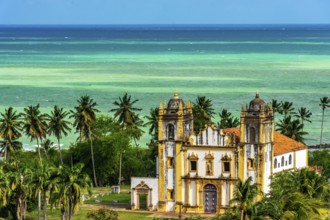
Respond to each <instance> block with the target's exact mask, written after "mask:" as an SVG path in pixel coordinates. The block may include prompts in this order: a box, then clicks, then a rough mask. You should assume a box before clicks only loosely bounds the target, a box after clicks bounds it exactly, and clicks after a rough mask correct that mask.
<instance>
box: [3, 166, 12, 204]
mask: <svg viewBox="0 0 330 220" xmlns="http://www.w3.org/2000/svg"><path fill="white" fill-rule="evenodd" d="M10 190H11V186H10V183H9V179H8V173H6V172H4V171H3V167H2V166H1V167H0V206H6V205H7V196H8V194H10Z"/></svg>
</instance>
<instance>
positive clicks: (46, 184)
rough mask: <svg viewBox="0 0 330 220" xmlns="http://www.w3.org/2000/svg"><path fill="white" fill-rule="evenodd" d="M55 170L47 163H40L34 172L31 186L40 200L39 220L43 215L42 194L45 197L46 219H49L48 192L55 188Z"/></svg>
mask: <svg viewBox="0 0 330 220" xmlns="http://www.w3.org/2000/svg"><path fill="white" fill-rule="evenodd" d="M54 174H55V168H54V167H52V166H49V165H48V164H47V163H46V164H42V163H39V164H38V166H37V167H36V169H35V171H34V172H33V176H32V181H31V186H32V188H33V189H34V191H35V194H36V196H37V198H38V220H39V219H40V215H41V194H42V196H43V208H44V214H43V215H44V219H45V220H46V219H47V212H46V210H47V192H48V191H50V188H51V187H52V186H53V184H54V183H53V180H54Z"/></svg>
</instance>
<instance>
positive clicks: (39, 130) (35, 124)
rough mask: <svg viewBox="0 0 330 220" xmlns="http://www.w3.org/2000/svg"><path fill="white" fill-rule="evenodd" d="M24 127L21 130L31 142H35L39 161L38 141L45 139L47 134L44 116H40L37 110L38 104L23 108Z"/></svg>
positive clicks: (45, 116)
mask: <svg viewBox="0 0 330 220" xmlns="http://www.w3.org/2000/svg"><path fill="white" fill-rule="evenodd" d="M23 116H24V125H23V130H24V132H25V134H26V135H27V136H29V137H30V138H31V141H32V140H36V141H37V148H38V153H39V158H40V160H41V154H40V146H39V140H40V141H42V139H43V138H46V134H47V123H46V118H47V115H46V114H41V113H40V110H39V104H38V105H36V106H28V107H27V108H24V114H23Z"/></svg>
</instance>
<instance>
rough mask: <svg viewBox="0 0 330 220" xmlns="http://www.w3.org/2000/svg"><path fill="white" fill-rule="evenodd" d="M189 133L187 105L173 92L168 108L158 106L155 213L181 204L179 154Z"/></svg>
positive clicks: (176, 209) (161, 105)
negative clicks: (157, 185) (156, 205)
mask: <svg viewBox="0 0 330 220" xmlns="http://www.w3.org/2000/svg"><path fill="white" fill-rule="evenodd" d="M192 131H193V114H192V108H191V105H190V102H187V104H186V105H185V104H184V102H183V100H182V99H180V98H179V95H178V92H177V91H175V92H174V96H173V98H171V99H170V101H169V102H168V104H167V105H166V102H165V103H164V105H163V103H162V102H161V103H160V105H159V118H158V158H159V160H158V174H159V176H158V184H159V191H158V201H159V202H158V210H159V211H178V210H179V205H178V204H181V203H182V199H183V196H182V194H183V193H182V180H181V177H182V175H183V152H182V146H183V144H184V143H187V142H188V140H189V136H190V134H191V133H192Z"/></svg>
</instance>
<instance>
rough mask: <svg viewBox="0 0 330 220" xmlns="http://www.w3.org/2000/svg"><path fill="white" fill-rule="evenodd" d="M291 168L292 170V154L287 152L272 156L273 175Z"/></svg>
mask: <svg viewBox="0 0 330 220" xmlns="http://www.w3.org/2000/svg"><path fill="white" fill-rule="evenodd" d="M290 155H291V163H290ZM275 163H276V165H275ZM293 168H294V152H289V153H285V154H280V155H276V156H274V161H273V173H278V172H281V171H283V170H290V169H293Z"/></svg>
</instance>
